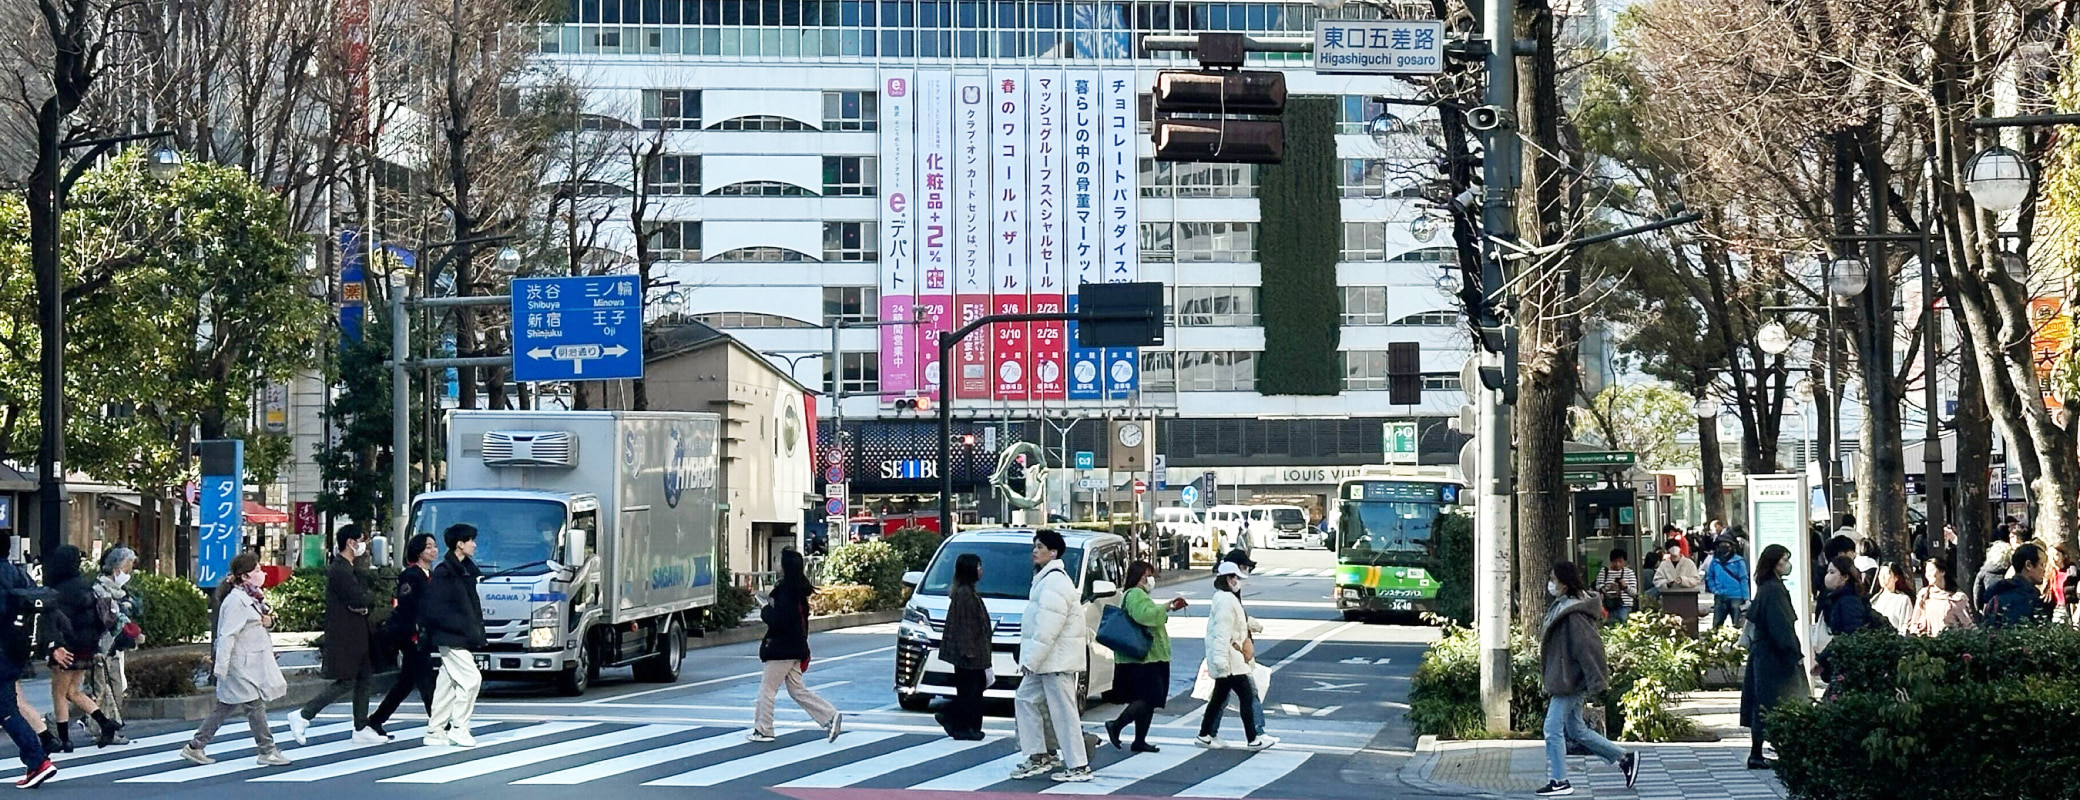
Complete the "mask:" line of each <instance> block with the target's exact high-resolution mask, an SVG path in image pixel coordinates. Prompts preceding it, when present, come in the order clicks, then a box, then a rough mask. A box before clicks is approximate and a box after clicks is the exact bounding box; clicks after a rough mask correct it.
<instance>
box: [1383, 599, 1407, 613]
mask: <svg viewBox="0 0 2080 800" xmlns="http://www.w3.org/2000/svg"><path fill="white" fill-rule="evenodd" d="M1409 608H1411V606H1410V605H1409V603H1408V601H1407V600H1390V601H1388V602H1387V609H1388V610H1390V611H1407V610H1409Z"/></svg>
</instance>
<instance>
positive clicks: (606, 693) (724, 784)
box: [43, 550, 1435, 800]
mask: <svg viewBox="0 0 2080 800" xmlns="http://www.w3.org/2000/svg"><path fill="white" fill-rule="evenodd" d="M1258 560H1259V562H1260V563H1259V567H1258V575H1257V577H1255V578H1254V579H1252V580H1251V581H1250V582H1249V583H1248V584H1247V586H1246V588H1245V591H1244V600H1245V606H1246V607H1248V608H1249V610H1250V612H1251V614H1252V615H1253V616H1255V617H1257V618H1259V619H1261V620H1262V621H1263V623H1264V626H1265V631H1264V633H1263V635H1262V636H1260V637H1259V646H1260V651H1261V652H1260V653H1259V654H1258V661H1259V662H1260V663H1262V664H1265V665H1267V666H1271V667H1272V668H1273V669H1274V673H1273V679H1272V683H1271V691H1270V693H1269V696H1268V698H1267V701H1268V709H1269V713H1268V720H1267V725H1268V727H1269V729H1270V731H1271V732H1272V733H1273V734H1275V735H1277V736H1279V737H1281V738H1282V740H1283V741H1282V743H1281V744H1280V745H1279V746H1278V747H1277V748H1274V749H1272V750H1269V751H1264V752H1257V753H1252V752H1246V751H1241V750H1225V751H1208V750H1203V749H1201V748H1198V747H1196V746H1194V745H1193V743H1192V738H1193V737H1194V736H1195V735H1196V734H1197V730H1196V729H1197V726H1198V722H1199V719H1200V716H1201V713H1202V709H1203V708H1204V705H1205V704H1204V703H1202V702H1199V701H1196V700H1192V699H1191V698H1190V692H1191V682H1192V679H1193V677H1194V676H1195V675H1196V672H1197V665H1198V662H1199V660H1200V658H1201V655H1202V652H1203V649H1204V648H1203V645H1202V639H1201V637H1202V636H1203V633H1204V627H1205V601H1206V599H1207V598H1208V596H1209V595H1210V593H1211V592H1212V586H1211V582H1210V581H1205V580H1201V581H1195V582H1192V583H1188V584H1182V585H1178V586H1174V587H1170V588H1168V589H1163V590H1159V591H1158V592H1157V594H1158V597H1159V598H1161V597H1167V596H1169V595H1170V594H1172V593H1175V594H1180V595H1182V596H1184V597H1185V598H1186V599H1187V600H1189V601H1191V602H1192V603H1193V606H1192V608H1190V609H1187V610H1186V611H1185V612H1181V613H1179V614H1177V615H1174V616H1173V618H1172V623H1171V629H1170V633H1171V636H1172V641H1173V643H1174V650H1175V653H1174V655H1175V659H1174V661H1173V664H1175V665H1176V666H1175V667H1174V668H1173V670H1172V671H1173V677H1172V686H1171V689H1172V698H1171V702H1170V704H1169V705H1168V707H1167V708H1165V709H1163V710H1162V711H1160V712H1158V715H1157V717H1156V727H1155V728H1154V729H1153V730H1151V731H1150V738H1151V740H1152V741H1154V742H1155V743H1156V744H1158V745H1159V746H1161V748H1162V752H1160V753H1153V754H1130V753H1125V752H1120V751H1116V750H1113V749H1112V748H1111V747H1110V746H1109V745H1101V746H1100V748H1099V749H1098V751H1097V752H1096V753H1095V756H1094V759H1093V761H1092V763H1093V765H1094V766H1095V767H1096V768H1097V771H1098V775H1099V777H1098V779H1097V780H1096V781H1093V782H1091V783H1087V784H1067V785H1064V784H1055V783H1053V782H1051V781H1046V780H1030V781H1008V780H1006V779H1005V773H1006V772H1007V771H1008V770H1009V768H1010V764H1011V763H1012V762H1014V761H1016V760H1017V758H1018V757H1017V756H1016V752H1017V746H1016V742H1015V741H1014V740H1013V738H1012V720H1011V719H1010V718H1009V717H1008V716H1007V715H1008V714H1009V713H1010V707H1009V705H1008V704H1007V705H1004V706H1001V707H998V708H996V709H993V712H992V716H991V718H990V719H989V721H988V723H987V725H986V732H987V733H988V738H987V739H986V740H984V741H982V742H978V743H968V742H954V741H951V740H947V739H946V738H945V737H944V736H943V735H941V733H940V732H939V730H938V728H937V726H936V725H934V724H933V722H932V720H931V717H930V715H929V714H924V713H912V712H905V711H903V710H901V709H900V708H898V707H897V706H896V702H895V695H894V693H893V691H892V689H891V682H892V676H893V670H894V666H893V665H894V658H895V626H894V625H878V626H867V627H861V628H852V629H847V630H842V631H832V632H828V633H821V634H817V635H815V636H814V637H813V639H812V646H813V647H814V649H815V652H816V657H815V662H814V664H813V666H812V668H811V670H810V672H809V674H808V681H807V683H808V684H809V686H810V687H811V688H813V689H815V690H816V691H817V692H819V693H821V694H823V695H824V696H825V697H826V698H828V699H829V700H831V701H832V702H833V703H835V704H836V705H837V706H838V707H839V708H840V709H841V710H843V711H844V712H846V714H847V715H848V716H847V717H846V722H845V731H846V733H845V734H844V736H842V737H841V738H840V739H839V740H838V741H837V742H836V743H835V744H832V743H826V742H825V741H824V739H823V734H822V732H821V731H820V730H817V729H815V727H814V726H813V725H811V724H810V723H809V721H808V718H807V716H806V715H804V714H803V713H802V712H801V711H800V710H799V709H797V708H795V707H793V705H792V704H791V703H789V702H788V701H787V700H786V699H785V698H784V697H783V698H782V699H781V701H780V704H779V709H780V710H779V714H778V728H779V730H778V733H779V734H780V740H779V741H778V742H776V743H772V744H752V743H749V742H746V741H745V740H744V733H745V732H746V731H747V730H748V729H749V725H750V720H751V705H752V702H753V700H754V699H755V697H756V694H757V689H758V675H759V672H758V669H759V664H758V660H757V646H756V644H755V643H753V644H741V645H732V646H727V647H717V648H710V649H703V650H695V651H692V652H690V653H689V654H688V655H687V658H686V662H685V667H684V669H683V670H682V672H681V677H680V680H679V682H678V683H676V684H672V685H668V686H659V685H656V684H642V683H635V682H633V681H632V680H630V679H629V678H628V677H627V674H626V671H625V670H621V671H609V672H608V673H606V674H605V675H603V676H602V678H601V681H600V682H599V683H598V684H596V686H595V688H594V690H593V691H592V693H591V694H589V695H587V696H586V697H582V698H576V699H568V698H560V697H554V696H551V695H550V694H549V693H548V692H547V691H546V689H545V688H543V687H537V686H530V685H525V684H494V685H493V686H491V687H488V689H487V692H486V695H485V697H484V698H483V700H482V701H481V702H480V703H479V705H478V715H477V738H478V739H479V741H480V743H481V746H479V747H478V748H476V749H474V750H466V751H465V750H455V749H448V748H426V747H422V746H420V745H419V743H418V741H417V740H418V735H419V733H418V731H417V727H418V725H419V724H421V723H423V721H424V720H423V718H422V717H419V716H417V715H416V714H412V715H410V716H407V715H404V714H400V716H399V717H398V718H397V719H396V720H394V721H393V722H392V724H391V730H392V732H393V733H396V734H398V741H397V742H395V743H392V744H388V745H376V746H366V745H357V744H354V743H352V742H351V741H348V738H347V737H348V733H349V730H348V728H349V725H348V723H347V719H348V717H347V711H348V709H347V708H346V707H345V706H344V705H338V706H334V707H333V708H332V709H330V710H329V711H330V713H328V714H326V715H325V716H323V717H320V718H319V720H318V721H317V723H316V724H315V725H314V726H313V728H312V733H313V735H312V736H311V738H310V740H309V743H308V744H307V745H303V746H297V745H295V744H294V743H286V744H285V747H284V753H285V754H286V755H288V756H289V758H291V759H293V760H294V761H295V762H296V763H295V765H294V766H290V767H261V766H259V765H257V764H255V763H254V762H253V750H252V748H251V741H250V740H249V739H248V738H247V737H246V736H245V732H244V725H243V723H242V722H233V723H231V724H229V725H227V726H226V728H225V729H224V730H223V731H222V732H221V733H220V734H219V736H218V740H217V743H216V744H215V745H214V746H212V748H211V754H212V755H214V756H215V757H217V758H218V759H219V761H218V763H217V764H216V765H213V766H209V767H194V766H191V765H189V764H187V763H186V762H183V761H180V760H179V759H178V757H177V756H176V755H175V750H176V749H177V748H178V747H179V746H180V744H181V743H182V742H184V741H185V740H186V738H187V735H188V734H187V731H186V730H185V729H183V730H178V731H173V732H169V733H164V734H162V735H155V736H153V735H146V736H140V737H139V739H138V741H137V742H136V743H134V744H132V745H129V746H126V747H121V748H110V749H108V750H101V751H93V750H90V749H89V750H82V751H81V752H78V753H74V754H70V755H68V756H64V757H61V759H60V760H59V765H60V774H59V778H58V780H57V781H56V782H54V783H52V784H49V785H47V786H46V787H45V789H44V790H43V791H46V792H59V793H64V794H71V793H76V792H77V793H82V794H84V792H83V791H82V790H83V789H86V788H88V787H97V788H96V794H100V793H102V792H104V791H108V790H113V791H114V792H116V793H118V795H122V794H130V793H135V792H148V793H149V794H150V795H151V796H152V797H154V798H184V799H185V798H192V799H193V800H205V799H207V800H221V798H222V797H223V796H224V795H225V794H226V793H232V794H235V795H238V796H250V797H261V796H264V795H266V794H267V793H269V792H272V791H279V790H280V789H281V788H287V787H273V786H270V784H278V783H286V784H293V785H295V788H293V789H291V791H293V792H295V793H296V794H297V795H298V796H299V798H307V799H309V800H317V799H318V798H332V797H365V796H367V795H368V794H369V793H370V792H371V791H380V792H382V793H383V795H384V796H385V797H397V798H409V799H410V800H441V799H442V798H451V797H455V798H459V797H465V796H471V795H476V794H478V793H481V792H487V791H488V792H496V793H497V796H498V797H500V798H506V799H509V800H534V799H535V798H552V797H556V798H562V797H569V796H571V790H572V788H573V787H582V788H580V791H584V792H587V793H589V792H591V791H600V790H605V791H609V792H619V791H629V792H631V793H633V794H635V795H642V794H645V793H655V794H657V795H658V796H664V795H665V793H667V792H669V793H671V794H670V796H673V797H700V798H716V800H722V799H723V798H730V799H731V800H734V799H735V798H761V799H777V798H781V797H786V798H793V799H794V800H883V798H887V800H894V798H896V797H898V796H901V797H904V798H915V797H917V796H918V795H917V794H916V790H928V789H940V790H955V791H965V792H969V793H982V794H995V793H1005V794H1031V793H1035V792H1045V793H1050V794H1066V793H1079V794H1112V795H1117V796H1128V797H1171V796H1176V797H1271V798H1294V799H1295V800H1345V799H1346V798H1348V799H1349V800H1358V799H1359V798H1364V800H1372V799H1373V798H1378V797H1381V796H1383V795H1392V794H1401V793H1403V792H1402V788H1401V785H1400V783H1399V781H1398V780H1397V779H1396V778H1395V777H1394V773H1395V771H1396V770H1398V769H1399V767H1400V766H1401V764H1402V762H1403V761H1404V760H1405V759H1406V758H1407V757H1408V755H1409V750H1410V748H1411V747H1412V746H1413V738H1412V737H1411V736H1410V735H1409V734H1408V732H1407V728H1406V724H1405V722H1404V720H1403V712H1404V711H1405V710H1406V705H1405V697H1406V693H1407V688H1408V680H1409V676H1410V675H1411V673H1412V672H1413V671H1414V668H1415V665H1416V662H1417V659H1418V658H1419V657H1420V655H1421V653H1422V649H1423V647H1424V645H1425V644H1426V643H1428V642H1429V641H1431V640H1432V639H1434V638H1435V632H1434V631H1432V630H1430V629H1427V628H1420V627H1408V626H1390V625H1367V624H1357V623H1348V622H1344V621H1343V620H1342V619H1341V618H1340V617H1339V616H1338V615H1337V614H1336V612H1335V610H1334V608H1333V607H1332V606H1331V604H1330V602H1329V592H1330V590H1331V584H1332V580H1331V578H1330V574H1331V572H1332V569H1333V566H1334V560H1333V558H1332V557H1331V555H1330V554H1329V553H1328V552H1326V551H1321V550H1314V551H1285V552H1271V553H1259V554H1258ZM414 699H415V700H416V698H414ZM407 708H409V709H411V710H413V711H416V709H417V706H416V705H415V704H413V703H408V704H407ZM1118 711H1119V708H1118V706H1113V705H1097V706H1095V707H1093V708H1092V709H1091V710H1090V711H1089V713H1087V714H1086V715H1085V717H1084V722H1085V724H1086V728H1087V729H1088V730H1090V731H1092V732H1094V733H1099V734H1102V732H1103V729H1102V727H1101V725H1102V723H1103V722H1104V721H1105V720H1107V719H1110V718H1111V717H1112V716H1114V715H1116V714H1117V713H1118ZM1228 713H1229V717H1228V719H1226V720H1225V721H1224V723H1223V730H1224V731H1225V732H1226V733H1227V734H1228V738H1230V739H1231V740H1238V739H1240V738H1241V730H1240V722H1239V721H1238V720H1237V719H1236V718H1235V716H1234V712H1233V711H1232V710H1231V711H1230V712H1228ZM271 716H272V718H273V719H274V720H276V729H277V736H278V738H283V739H284V740H285V742H286V730H283V728H284V726H283V725H282V723H281V720H282V719H283V716H284V712H283V711H280V710H278V711H276V712H274V713H273V714H272V715H271ZM140 733H146V731H140ZM111 783H114V784H119V785H117V786H107V784H111ZM131 784H142V785H131ZM639 787H640V788H639Z"/></svg>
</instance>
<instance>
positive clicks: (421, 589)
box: [368, 533, 441, 739]
mask: <svg viewBox="0 0 2080 800" xmlns="http://www.w3.org/2000/svg"><path fill="white" fill-rule="evenodd" d="M405 553H406V563H405V566H404V571H403V572H399V573H397V594H396V596H395V599H394V601H393V602H394V603H395V605H394V606H393V607H392V608H391V609H390V618H389V619H387V620H384V621H383V627H384V628H385V630H386V632H387V634H388V636H389V637H390V641H391V643H393V644H394V645H395V646H396V647H397V655H398V669H397V680H396V681H395V682H394V683H392V684H391V685H390V692H389V693H388V694H386V695H384V696H383V702H382V704H381V705H378V706H376V712H375V713H374V714H370V715H369V716H368V729H369V730H372V731H375V732H376V735H378V736H381V737H383V738H385V739H388V738H390V733H389V732H388V731H385V730H383V725H384V724H385V723H388V722H389V721H390V715H391V714H394V713H396V712H397V707H398V706H399V705H401V704H403V703H404V699H405V698H406V697H408V696H410V695H411V693H412V690H414V689H417V690H418V691H419V702H420V705H422V706H423V707H425V709H426V715H427V716H428V717H431V716H433V678H434V675H433V653H432V652H431V650H430V649H429V648H427V647H426V645H425V637H423V636H420V635H419V601H420V599H421V598H423V597H425V596H426V582H427V581H428V580H430V579H431V576H432V574H433V565H434V562H437V561H439V560H440V558H441V551H440V549H439V548H438V547H435V546H434V542H433V534H430V533H420V534H414V535H413V536H412V538H411V541H410V543H409V544H407V545H406V546H405Z"/></svg>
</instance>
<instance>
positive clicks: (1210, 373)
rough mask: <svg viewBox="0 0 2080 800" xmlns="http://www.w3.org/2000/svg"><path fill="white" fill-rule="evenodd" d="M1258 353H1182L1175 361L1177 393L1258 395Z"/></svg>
mask: <svg viewBox="0 0 2080 800" xmlns="http://www.w3.org/2000/svg"><path fill="white" fill-rule="evenodd" d="M1257 355H1258V354H1257V353H1255V352H1253V351H1248V350H1182V351H1179V352H1178V353H1177V356H1176V359H1175V361H1174V363H1175V365H1176V368H1175V373H1176V375H1177V379H1176V380H1177V391H1180V392H1254V391H1256V390H1257Z"/></svg>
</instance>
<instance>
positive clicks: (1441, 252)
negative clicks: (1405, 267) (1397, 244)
mask: <svg viewBox="0 0 2080 800" xmlns="http://www.w3.org/2000/svg"><path fill="white" fill-rule="evenodd" d="M1387 261H1389V262H1392V263H1395V264H1444V265H1448V266H1456V265H1457V264H1458V263H1459V251H1458V250H1454V249H1452V248H1449V247H1425V248H1423V249H1420V250H1410V251H1408V252H1406V253H1402V254H1400V255H1397V256H1395V257H1393V258H1389V259H1387Z"/></svg>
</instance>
